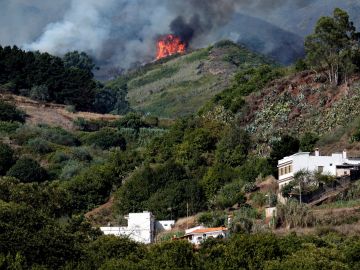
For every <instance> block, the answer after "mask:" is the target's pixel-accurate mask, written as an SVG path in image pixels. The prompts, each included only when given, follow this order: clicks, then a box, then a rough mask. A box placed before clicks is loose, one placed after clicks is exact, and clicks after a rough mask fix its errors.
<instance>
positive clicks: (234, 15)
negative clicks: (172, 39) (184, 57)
mask: <svg viewBox="0 0 360 270" xmlns="http://www.w3.org/2000/svg"><path fill="white" fill-rule="evenodd" d="M29 2H31V3H29ZM330 2H331V5H335V6H336V4H337V3H344V2H352V0H345V1H341V0H329V3H330ZM316 3H322V4H321V5H322V6H321V8H322V9H324V5H325V6H326V5H327V4H323V0H101V1H99V0H57V1H48V0H32V1H28V0H0V5H1V7H2V8H1V10H0V23H1V25H2V26H3V27H0V43H1V44H2V45H6V44H9V43H16V44H17V45H23V48H25V49H27V50H40V51H47V52H50V53H53V54H57V55H62V54H64V53H66V52H68V51H73V50H78V51H85V52H87V53H89V54H91V55H92V56H93V57H94V58H95V59H96V60H97V62H98V63H99V64H100V65H115V66H120V67H123V68H128V67H131V66H132V65H134V64H137V63H144V62H147V61H151V60H153V59H154V55H155V50H156V46H155V40H156V39H157V38H158V37H159V36H160V35H163V34H167V33H175V34H179V35H180V36H181V37H182V38H183V39H186V41H188V42H189V43H190V46H191V47H193V48H197V47H202V46H207V45H209V43H213V42H216V41H218V40H219V39H224V38H228V39H233V40H234V41H239V42H242V43H245V44H246V45H249V46H250V47H252V48H253V49H257V50H258V51H260V52H263V53H267V54H270V55H272V56H274V57H277V54H274V51H276V52H277V53H282V54H286V51H285V50H283V47H284V46H283V45H282V43H283V42H284V40H287V42H288V44H286V48H288V49H289V50H290V51H291V50H295V52H293V53H294V54H295V55H296V54H297V53H298V51H297V50H298V48H295V49H293V48H291V47H292V43H300V45H297V44H296V46H302V44H301V43H302V37H300V36H297V35H296V34H294V33H298V32H299V31H300V30H301V29H300V30H299V29H297V27H298V25H300V21H299V22H296V20H301V19H302V18H303V17H304V16H305V15H303V14H304V13H305V12H304V11H305V9H306V8H308V7H309V6H310V5H315V4H316ZM319 5H320V4H319ZM331 5H329V10H331V9H332V8H333V6H331ZM330 6H331V7H330ZM307 10H309V8H308V9H307ZM324 10H326V9H324ZM294 20H295V22H293V21H294ZM4 25H6V27H4ZM258 27H262V28H263V29H260V30H261V31H259V29H258ZM292 28H294V29H293V30H292ZM284 29H285V30H286V31H284ZM290 32H293V33H290ZM306 32H307V29H305V30H303V33H302V34H304V33H306ZM271 33H276V35H275V37H274V35H272V34H271ZM296 46H295V47H296ZM300 53H301V52H300ZM290 58H294V57H293V56H287V55H285V57H283V59H285V60H283V59H282V58H281V57H280V58H279V60H281V61H282V62H288V60H289V59H290Z"/></svg>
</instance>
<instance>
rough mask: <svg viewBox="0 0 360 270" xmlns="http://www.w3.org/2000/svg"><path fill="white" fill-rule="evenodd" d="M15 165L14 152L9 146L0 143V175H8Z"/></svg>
mask: <svg viewBox="0 0 360 270" xmlns="http://www.w3.org/2000/svg"><path fill="white" fill-rule="evenodd" d="M13 164H14V151H13V150H12V149H11V148H10V146H8V145H7V144H3V143H0V175H4V174H6V172H7V171H8V170H9V169H10V167H11V166H12V165H13Z"/></svg>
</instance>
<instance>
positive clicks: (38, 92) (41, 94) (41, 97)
mask: <svg viewBox="0 0 360 270" xmlns="http://www.w3.org/2000/svg"><path fill="white" fill-rule="evenodd" d="M30 98H31V99H34V100H38V101H43V102H45V101H48V100H49V99H50V95H49V89H48V87H47V86H46V85H39V86H33V87H32V88H31V90H30Z"/></svg>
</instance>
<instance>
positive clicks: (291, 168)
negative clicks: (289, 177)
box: [289, 165, 293, 173]
mask: <svg viewBox="0 0 360 270" xmlns="http://www.w3.org/2000/svg"><path fill="white" fill-rule="evenodd" d="M289 169H290V173H292V172H293V166H292V165H290V166H289Z"/></svg>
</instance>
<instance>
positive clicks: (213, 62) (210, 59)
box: [109, 42, 269, 117]
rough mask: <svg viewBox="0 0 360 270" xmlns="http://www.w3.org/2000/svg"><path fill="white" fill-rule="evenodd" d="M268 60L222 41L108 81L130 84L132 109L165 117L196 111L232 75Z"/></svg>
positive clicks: (222, 87) (223, 85)
mask: <svg viewBox="0 0 360 270" xmlns="http://www.w3.org/2000/svg"><path fill="white" fill-rule="evenodd" d="M268 62H269V60H267V59H265V58H264V57H262V56H260V55H257V54H254V53H252V52H250V51H248V50H247V49H245V48H243V47H240V46H237V45H235V44H234V43H230V42H222V43H218V44H216V45H214V46H212V47H209V48H205V49H200V50H196V51H194V52H190V53H188V54H186V55H181V56H176V57H170V58H169V59H164V60H161V61H158V62H154V63H151V64H148V65H146V66H144V67H142V68H140V69H139V70H136V71H132V72H130V73H129V74H127V75H126V76H124V77H120V78H118V79H116V80H114V81H112V82H110V83H109V85H110V86H116V85H122V84H123V83H124V82H126V83H127V84H128V88H129V93H128V98H129V101H130V104H131V106H132V107H133V108H135V109H137V110H141V111H143V112H145V113H151V114H153V115H156V116H162V117H178V116H184V115H188V114H191V113H194V112H196V111H197V110H198V109H199V108H200V107H201V106H203V105H204V104H205V103H206V101H208V100H209V99H210V98H211V97H213V96H214V95H215V94H217V93H219V92H221V91H222V90H224V89H225V88H226V87H228V86H229V84H230V82H231V78H232V76H233V74H234V73H235V72H236V71H237V70H239V69H243V68H246V67H249V66H258V65H260V64H263V63H268Z"/></svg>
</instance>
